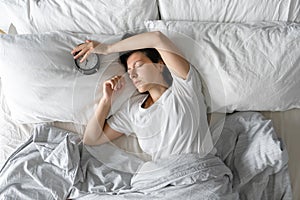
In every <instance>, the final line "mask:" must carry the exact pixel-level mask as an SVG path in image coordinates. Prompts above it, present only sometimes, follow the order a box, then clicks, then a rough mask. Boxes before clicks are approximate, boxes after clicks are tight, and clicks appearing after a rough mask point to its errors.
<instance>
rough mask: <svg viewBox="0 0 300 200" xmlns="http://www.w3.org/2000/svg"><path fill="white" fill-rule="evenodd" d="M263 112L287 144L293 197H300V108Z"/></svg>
mask: <svg viewBox="0 0 300 200" xmlns="http://www.w3.org/2000/svg"><path fill="white" fill-rule="evenodd" d="M262 114H263V115H264V116H265V117H266V118H269V119H271V120H272V122H273V124H274V128H275V130H276V132H277V134H278V136H279V137H280V138H282V139H283V141H284V142H285V144H286V146H287V151H288V154H289V164H288V165H289V166H288V168H289V173H290V179H291V184H292V189H293V197H294V199H300V191H299V188H300V170H299V169H300V160H299V151H300V149H299V141H300V123H299V119H300V109H292V110H288V111H284V112H262Z"/></svg>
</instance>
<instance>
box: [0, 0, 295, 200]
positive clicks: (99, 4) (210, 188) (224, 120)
mask: <svg viewBox="0 0 300 200" xmlns="http://www.w3.org/2000/svg"><path fill="white" fill-rule="evenodd" d="M0 7H1V12H0V29H1V34H0V46H1V49H0V57H1V59H0V78H1V79H0V80H1V83H0V85H1V87H0V95H1V99H0V102H1V109H0V116H1V118H0V127H1V134H0V143H1V145H0V175H1V176H0V199H99V198H103V199H182V198H183V197H184V198H187V199H300V193H299V188H300V172H299V169H300V162H299V159H298V156H297V152H298V151H299V150H300V149H299V147H298V146H299V145H298V141H300V134H299V133H298V132H299V130H300V123H299V119H300V79H299V77H300V66H299V60H300V54H299V52H300V34H299V33H300V3H299V1H296V0H292V1H290V0H289V1H287V0H276V1H274V0H273V1H270V0H269V1H262V2H261V1H258V0H254V1H246V0H242V1H241V0H239V1H238V0H234V1H227V0H218V1H207V0H205V1H197V0H187V1H181V0H140V1H134V0H126V1H125V0H119V1H115V2H112V1H108V0H101V1H94V0H92V1H85V2H83V1H81V0H75V1H40V0H22V1H4V0H3V1H2V0H1V1H0ZM145 31H160V32H162V33H164V34H165V35H167V36H168V37H169V38H170V39H171V40H172V41H173V42H174V43H175V44H176V45H177V46H178V48H179V49H180V50H181V52H182V53H183V54H184V55H185V57H186V58H187V60H188V61H189V62H190V63H191V64H192V65H193V66H194V67H195V68H196V69H197V70H198V71H199V72H200V74H201V80H202V83H203V85H202V86H203V87H202V91H203V94H204V100H205V103H206V106H207V108H206V110H207V113H204V115H205V116H207V119H208V124H209V127H210V132H211V134H212V136H213V139H214V140H213V141H214V144H215V149H216V152H217V153H216V155H217V156H211V155H208V156H207V157H204V158H202V157H201V158H200V157H198V156H197V155H193V154H191V155H186V156H170V158H169V159H166V160H161V161H158V162H153V161H151V158H150V157H149V155H147V154H146V153H144V152H143V151H142V149H141V148H140V146H139V143H138V141H137V139H136V138H135V137H133V136H129V137H126V136H124V137H121V138H119V139H117V140H116V141H113V142H112V143H109V144H105V145H100V146H97V147H88V146H84V145H82V143H81V138H82V135H83V133H84V130H85V126H86V124H87V122H88V120H89V118H90V116H91V115H92V114H93V112H94V109H95V106H96V105H97V103H98V101H99V99H100V97H101V95H102V92H101V90H100V88H101V87H99V86H101V83H103V81H105V80H107V79H108V78H110V77H111V76H113V75H115V74H119V75H124V74H125V78H127V79H126V81H127V83H128V84H127V85H128V87H126V88H125V89H124V91H121V92H120V93H116V94H115V101H114V102H113V105H112V109H111V111H110V114H114V113H115V112H117V110H118V109H119V108H120V106H121V105H122V104H123V103H124V102H125V101H126V100H127V99H128V98H129V97H130V96H131V95H133V94H134V93H135V89H134V87H133V85H132V84H130V80H129V79H128V77H127V76H126V73H125V71H124V69H123V67H122V66H120V64H119V62H118V54H111V55H107V56H103V55H102V56H100V61H101V63H100V66H101V67H100V70H99V71H98V72H97V73H96V74H93V75H83V74H81V73H80V72H79V71H78V70H76V68H75V64H74V60H73V57H72V55H71V54H70V51H71V49H72V48H73V47H74V46H76V45H77V44H79V43H82V41H84V40H86V39H92V40H97V41H102V42H107V43H110V42H115V41H118V40H120V39H121V38H122V37H123V36H124V35H125V34H127V33H140V32H145ZM195 107H196V106H195ZM112 157H114V158H115V159H111V158H112ZM203 163H204V164H203ZM224 164H225V165H224ZM141 166H142V167H141ZM149 169H151V170H149ZM137 172H139V173H137Z"/></svg>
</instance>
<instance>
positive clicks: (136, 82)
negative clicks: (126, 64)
mask: <svg viewBox="0 0 300 200" xmlns="http://www.w3.org/2000/svg"><path fill="white" fill-rule="evenodd" d="M140 82H141V81H134V82H133V84H134V85H135V86H137V85H138V84H140Z"/></svg>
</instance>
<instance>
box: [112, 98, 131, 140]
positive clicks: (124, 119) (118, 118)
mask: <svg viewBox="0 0 300 200" xmlns="http://www.w3.org/2000/svg"><path fill="white" fill-rule="evenodd" d="M129 116H130V115H129V103H128V102H126V103H124V105H123V106H122V107H121V108H120V110H119V111H117V112H116V113H115V114H113V115H112V116H110V117H109V118H108V119H107V121H106V122H107V123H108V125H109V126H110V128H112V129H114V130H115V131H118V132H120V133H123V134H125V135H127V136H128V135H130V134H131V133H132V132H133V131H132V127H131V122H130V119H129Z"/></svg>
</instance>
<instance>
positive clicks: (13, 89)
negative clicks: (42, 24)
mask: <svg viewBox="0 0 300 200" xmlns="http://www.w3.org/2000/svg"><path fill="white" fill-rule="evenodd" d="M121 37H122V35H113V36H109V35H100V34H98V35H97V34H75V33H70V32H48V33H43V34H32V35H0V45H1V49H0V57H1V59H0V77H2V87H3V95H4V97H5V100H6V101H5V102H6V104H7V107H8V108H9V112H8V113H9V114H10V115H11V117H12V118H13V119H14V120H15V121H17V122H18V123H40V122H51V121H62V122H74V123H78V124H86V123H87V122H88V120H89V118H90V117H91V115H92V113H93V109H94V106H95V105H96V104H97V103H98V101H99V99H100V97H101V94H102V83H103V82H104V81H105V80H107V79H109V78H111V77H112V76H114V75H123V74H124V71H125V69H124V67H123V66H122V65H121V64H120V63H118V60H117V59H118V56H119V54H110V55H108V56H100V66H101V67H100V70H99V71H98V72H97V73H96V74H93V75H83V74H81V73H80V72H79V71H77V70H76V67H75V63H74V60H73V56H72V55H71V53H70V51H71V50H72V48H73V47H74V46H76V45H77V44H79V43H82V42H83V41H84V40H85V39H92V40H97V41H101V42H107V43H111V42H113V41H118V40H119V39H120V38H121ZM16 58H17V59H16ZM124 76H125V78H127V79H126V80H127V81H126V87H125V88H124V90H122V91H119V92H116V93H115V95H116V96H118V95H120V93H121V94H124V96H122V98H117V99H118V100H116V102H115V103H114V104H113V107H112V111H113V112H115V111H116V110H117V109H118V106H119V105H120V104H121V103H122V101H124V100H126V98H125V99H124V97H126V96H127V95H131V94H132V93H133V92H134V91H135V88H134V86H133V84H132V82H131V81H130V80H129V77H128V76H127V74H124ZM121 100H122V101H121Z"/></svg>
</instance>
